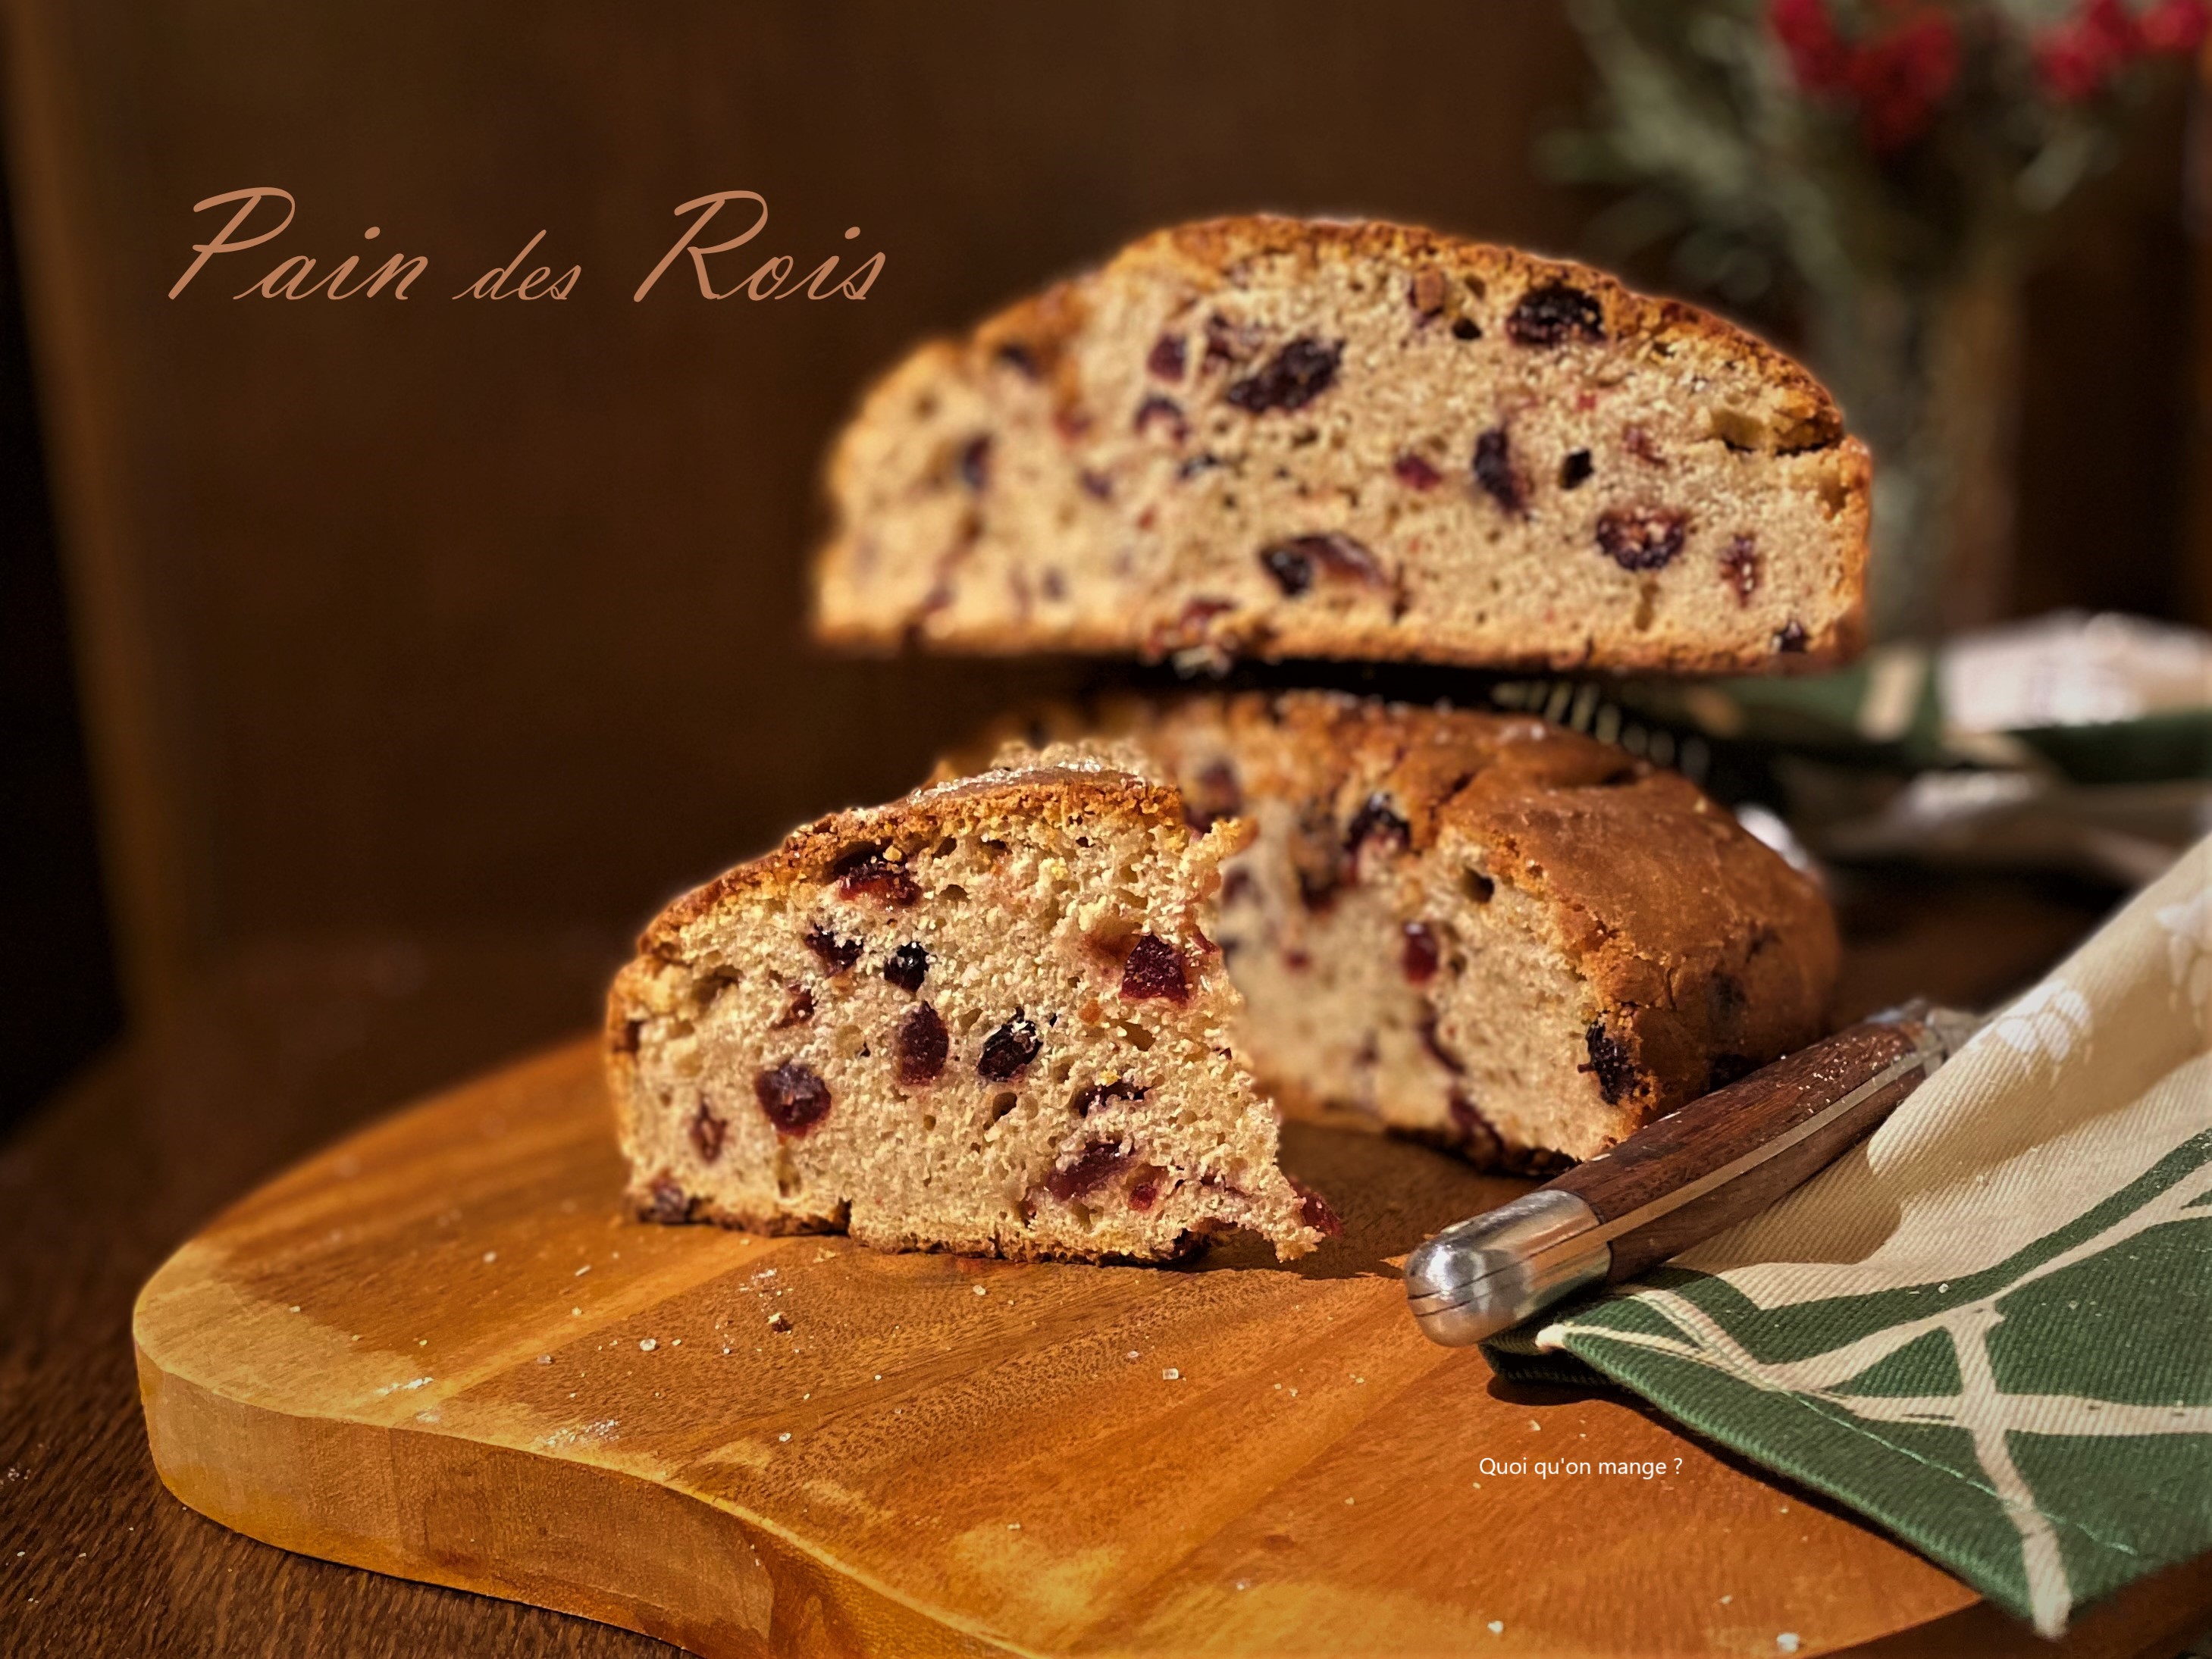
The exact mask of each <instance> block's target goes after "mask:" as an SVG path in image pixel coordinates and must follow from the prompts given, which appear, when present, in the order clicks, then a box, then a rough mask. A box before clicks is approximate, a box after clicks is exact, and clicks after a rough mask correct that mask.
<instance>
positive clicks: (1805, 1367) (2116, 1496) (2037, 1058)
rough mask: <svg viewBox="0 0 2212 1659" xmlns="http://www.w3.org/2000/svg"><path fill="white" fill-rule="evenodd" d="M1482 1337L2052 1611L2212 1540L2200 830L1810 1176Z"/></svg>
mask: <svg viewBox="0 0 2212 1659" xmlns="http://www.w3.org/2000/svg"><path fill="white" fill-rule="evenodd" d="M1489 1352H1490V1357H1491V1363H1492V1364H1493V1365H1494V1366H1495V1367H1496V1368H1497V1369H1498V1371H1499V1373H1500V1374H1501V1375H1504V1376H1509V1377H1520V1378H1527V1379H1532V1380H1533V1379H1538V1378H1548V1379H1552V1380H1568V1379H1569V1378H1570V1377H1578V1378H1579V1379H1580V1380H1583V1381H1588V1380H1589V1372H1588V1371H1587V1370H1583V1369H1582V1367H1583V1366H1585V1365H1586V1366H1589V1367H1591V1368H1594V1369H1595V1370H1597V1371H1599V1372H1601V1373H1602V1374H1603V1375H1604V1376H1607V1377H1609V1378H1611V1379H1612V1380H1613V1381H1614V1382H1616V1383H1620V1384H1622V1385H1623V1386H1625V1387H1626V1388H1628V1389H1632V1390H1634V1391H1635V1392H1636V1393H1638V1394H1639V1395H1643V1396H1644V1398H1646V1399H1648V1400H1649V1401H1651V1403H1652V1404H1654V1405H1655V1406H1656V1407H1659V1408H1660V1409H1661V1410H1662V1411H1665V1412H1667V1413H1670V1414H1672V1415H1673V1416H1674V1417H1676V1418H1678V1419H1680V1420H1681V1421H1682V1422H1684V1423H1686V1424H1687V1425H1690V1426H1691V1427H1692V1428H1694V1429H1696V1430H1697V1431H1699V1432H1700V1433H1703V1434H1705V1435H1706V1436H1708V1437H1711V1438H1712V1439H1714V1440H1717V1441H1719V1442H1721V1443H1723V1444H1724V1445H1727V1446H1729V1447H1732V1448H1734V1449H1735V1450H1737V1451H1739V1452H1741V1453H1742V1454H1744V1455H1746V1456H1748V1457H1750V1458H1752V1459H1753V1460H1755V1461H1756V1462H1760V1463H1762V1464H1765V1465H1766V1466H1767V1467H1769V1468H1773V1469H1776V1470H1778V1471H1779V1472H1781V1473H1783V1474H1787V1475H1789V1476H1790V1477H1792V1478H1794V1479H1796V1480H1800V1481H1802V1482H1804V1483H1805V1484H1806V1485H1808V1486H1814V1487H1817V1488H1818V1489H1819V1490H1820V1491H1822V1492H1827V1493H1829V1494H1831V1495H1832V1496H1833V1497H1835V1498H1839V1499H1841V1500H1842V1501H1843V1502H1844V1503H1846V1504H1850V1505H1851V1506H1852V1507H1854V1508H1856V1509H1857V1510H1861V1511H1863V1513H1864V1514H1866V1515H1867V1516H1870V1517H1871V1518H1873V1519H1874V1520H1875V1521H1878V1522H1881V1524H1882V1525H1883V1526H1885V1527H1887V1528H1889V1529H1890V1530H1891V1531H1893V1532H1894V1533H1895V1534H1898V1535H1899V1537H1901V1538H1903V1539H1905V1540H1906V1541H1909V1542H1911V1543H1912V1544H1913V1545H1915V1546H1917V1547H1919V1548H1920V1549H1921V1550H1923V1552H1925V1553H1927V1554H1928V1555H1929V1556H1930V1557H1932V1558H1933V1559H1935V1560H1936V1561H1938V1562H1940V1563H1941V1564H1942V1565H1944V1566H1946V1567H1948V1568H1949V1569H1950V1570H1951V1571H1954V1572H1955V1573H1957V1574H1958V1575H1959V1576H1960V1577H1962V1578H1965V1579H1966V1581H1967V1582H1968V1583H1972V1585H1973V1586H1974V1587H1975V1588H1976V1589H1979V1590H1980V1591H1982V1592H1983V1593H1984V1595H1987V1596H1989V1597H1990V1599H1991V1600H1992V1601H1996V1602H1997V1603H1998V1604H1999V1605H2001V1606H2002V1607H2006V1608H2008V1609H2009V1610H2011V1611H2012V1612H2013V1613H2016V1614H2018V1615H2020V1616H2021V1617H2023V1618H2029V1619H2033V1621H2034V1623H2035V1626H2036V1628H2037V1629H2038V1630H2039V1631H2041V1632H2044V1633H2045V1635H2051V1636H2055V1635H2057V1634H2058V1633H2060V1632H2063V1630H2064V1629H2065V1627H2066V1623H2067V1620H2068V1618H2069V1616H2070V1615H2071V1613H2073V1611H2074V1610H2075V1608H2076V1607H2081V1606H2082V1605H2084V1604H2085V1603H2087V1602H2089V1601H2093V1600H2094V1599H2095V1598H2097V1597H2099V1596H2100V1595H2107V1594H2109V1593H2110V1592H2112V1591H2113V1590H2115V1589H2118V1588H2120V1587H2121V1586H2122V1585H2124V1584H2126V1583H2130V1581H2132V1580H2134V1579H2136V1578H2139V1577H2142V1576H2144V1575H2145V1574H2147V1573H2149V1572H2151V1571H2154V1570H2155V1569H2157V1568H2159V1567H2161V1566H2164V1565H2167V1564H2169V1563H2171V1562H2175V1561H2179V1560H2183V1559H2187V1558H2189V1557H2191V1556H2194V1555H2197V1554H2199V1553H2203V1552H2205V1551H2207V1550H2212V840H2208V841H2205V842H2199V843H2198V844H2197V846H2196V847H2195V848H2192V849H2191V851H2190V852H2189V853H2187V854H2185V856H2184V857H2183V858H2182V859H2181V860H2180V862H2179V864H2177V865H2176V866H2174V867H2173V868H2172V870H2170V871H2168V872H2166V875H2165V876H2163V877H2162V878H2160V879H2159V880H2158V881H2157V882H2155V883H2154V884H2152V885H2151V886H2150V887H2148V889H2146V890H2144V891H2142V893H2140V894H2138V895H2137V896H2136V898H2135V899H2133V900H2132V901H2131V902H2130V903H2129V904H2128V905H2127V906H2126V908H2124V909H2123V910H2122V911H2121V912H2120V913H2119V914H2118V915H2117V916H2116V917H2115V918H2114V919H2113V920H2112V921H2110V922H2108V923H2107V924H2106V926H2105V927H2102V928H2101V929H2100V930H2099V931H2098V932H2097V933H2095V934H2094V935H2093V937H2092V938H2091V939H2089V940H2088V942H2087V943H2086V944H2085V945H2082V946H2081V949H2080V950H2078V951H2075V954H2074V956H2073V957H2071V958H2069V960H2068V961H2067V962H2066V963H2064V964H2063V966H2061V967H2060V968H2058V969H2057V970H2056V971H2055V972H2053V973H2052V974H2051V975H2050V976H2049V977H2048V978H2046V979H2045V980H2044V981H2043V982H2042V983H2041V984H2039V985H2038V986H2036V987H2034V989H2033V990H2032V991H2030V992H2029V993H2028V994H2027V995H2025V996H2023V997H2021V999H2020V1000H2017V1001H2016V1002H2014V1003H2013V1004H2011V1005H2010V1006H2008V1007H2007V1008H2005V1009H2004V1010H2003V1011H2002V1012H2001V1013H1999V1014H1998V1016H1997V1017H1996V1018H1995V1019H1993V1020H1991V1021H1990V1024H1988V1025H1987V1026H1985V1027H1984V1029H1983V1030H1981V1031H1980V1032H1978V1034H1977V1035H1976V1036H1975V1037H1974V1038H1973V1040H1972V1042H1969V1043H1968V1044H1967V1046H1966V1048H1964V1049H1963V1050H1962V1051H1961V1052H1960V1054H1959V1055H1958V1057H1957V1058H1955V1059H1954V1060H1952V1061H1951V1062H1950V1064H1948V1066H1944V1067H1943V1069H1942V1071H1941V1072H1939V1073H1936V1076H1935V1077H1933V1078H1932V1079H1929V1081H1928V1082H1926V1083H1924V1084H1923V1085H1921V1087H1920V1088H1919V1090H1918V1091H1917V1092H1916V1093H1914V1094H1913V1095H1912V1096H1911V1097H1910V1098H1908V1099H1907V1100H1906V1102H1905V1104H1904V1105H1903V1106H1902V1107H1901V1108H1899V1109H1898V1111H1897V1112H1896V1113H1895V1114H1894V1115H1892V1116H1891V1118H1890V1119H1889V1121H1887V1123H1885V1124H1884V1125H1883V1126H1882V1127H1881V1129H1880V1130H1878V1131H1877V1132H1876V1133H1875V1134H1874V1136H1873V1137H1872V1138H1871V1139H1869V1140H1867V1141H1865V1142H1863V1144H1862V1145H1860V1146H1858V1147H1857V1148H1856V1149H1855V1150H1854V1151H1852V1152H1850V1153H1849V1154H1848V1155H1846V1156H1845V1157H1844V1158H1842V1159H1841V1160H1839V1161H1838V1163H1836V1164H1833V1165H1832V1166H1831V1167H1830V1168H1829V1169H1827V1170H1825V1171H1823V1172H1822V1173H1821V1174H1820V1176H1818V1177H1816V1178H1815V1179H1814V1180H1813V1181H1812V1182H1809V1183H1808V1184H1807V1185H1806V1186H1804V1187H1803V1188H1800V1189H1799V1190H1798V1191H1796V1193H1794V1194H1791V1195H1790V1197H1789V1198H1787V1199H1785V1200H1784V1201H1783V1202H1781V1203H1780V1204H1778V1205H1776V1206H1774V1207H1773V1208H1772V1209H1771V1210H1769V1211H1767V1212H1765V1213H1764V1214H1762V1215H1759V1216H1757V1217H1754V1218H1753V1219H1751V1220H1749V1221H1747V1222H1746V1223H1744V1224H1743V1225H1741V1226H1738V1227H1735V1228H1734V1229H1732V1230H1731V1231H1728V1232H1725V1233H1723V1234H1721V1235H1720V1236H1719V1237H1715V1238H1712V1239H1710V1240H1708V1241H1707V1242H1706V1243H1704V1244H1701V1245H1699V1246H1698V1247H1697V1248H1696V1249H1692V1250H1691V1251H1689V1252H1688V1253H1687V1254H1686V1255H1682V1256H1680V1257H1678V1258H1676V1260H1675V1261H1673V1262H1671V1263H1669V1264H1668V1266H1667V1267H1663V1268H1662V1269H1659V1270H1657V1271H1656V1272H1655V1273H1652V1274H1650V1276H1649V1277H1648V1278H1646V1279H1644V1281H1642V1282H1641V1283H1640V1284H1638V1285H1622V1286H1620V1287H1617V1290H1616V1291H1615V1292H1614V1293H1612V1294H1609V1295H1607V1296H1606V1297H1603V1298H1602V1299H1600V1300H1597V1301H1595V1302H1593V1303H1585V1304H1580V1305H1578V1306H1577V1307H1573V1308H1570V1309H1568V1310H1565V1311H1564V1312H1561V1313H1558V1314H1556V1315H1554V1316H1550V1317H1549V1318H1548V1320H1547V1322H1541V1323H1536V1324H1531V1325H1527V1326H1523V1327H1522V1328H1521V1329H1519V1330H1518V1331H1515V1332H1511V1333H1509V1334H1507V1335H1505V1336H1504V1337H1502V1338H1500V1339H1498V1340H1497V1341H1495V1342H1493V1343H1492V1344H1490V1345H1489Z"/></svg>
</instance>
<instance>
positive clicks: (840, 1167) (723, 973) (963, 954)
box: [607, 762, 1335, 1261]
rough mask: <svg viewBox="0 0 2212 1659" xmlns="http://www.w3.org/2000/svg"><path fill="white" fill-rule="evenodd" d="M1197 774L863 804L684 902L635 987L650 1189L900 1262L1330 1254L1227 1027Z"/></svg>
mask: <svg viewBox="0 0 2212 1659" xmlns="http://www.w3.org/2000/svg"><path fill="white" fill-rule="evenodd" d="M1241 840H1242V830H1241V827H1240V826H1238V825H1236V824H1234V823H1222V824H1218V825H1216V826H1214V827H1213V828H1212V829H1211V831H1210V832H1208V831H1194V830H1192V829H1190V828H1189V827H1188V825H1187V823H1186V821H1185V817H1184V813H1183V808H1182V800H1181V798H1180V797H1179V796H1178V795H1177V793H1176V791H1175V790H1174V788H1173V787H1169V786H1165V785H1161V784H1156V783H1148V782H1146V781H1142V780H1140V779H1139V778H1136V777H1133V776H1131V775H1128V774H1127V773H1125V772H1121V771H1116V770H1114V769H1110V768H1107V767H1103V766H1101V765H1099V764H1097V763H1095V762H1077V763H1073V764H1068V765H1060V766H1053V767H1045V768H1030V769H1019V770H1011V771H997V772H993V773H990V774H988V775H984V776H981V777H975V778H970V779H965V780H960V781H952V782H949V783H946V784H944V785H941V786H938V787H931V788H927V789H923V790H920V791H917V792H916V793H914V794H912V795H910V796H908V798H906V799H903V800H901V801H898V802H896V803H894V804H892V805H889V806H884V807H880V808H876V809H872V810H868V811H855V812H842V813H838V814H836V815H834V816H832V817H826V818H823V819H822V820H820V821H819V822H817V823H812V824H809V825H807V826H806V827H805V828H803V829H799V830H796V831H794V832H793V835H792V836H790V837H789V839H787V841H786V842H784V843H783V845H782V846H781V847H780V848H777V849H776V850H775V851H774V852H772V853H770V854H767V855H766V856H765V857H763V858H759V859H756V860H753V861H752V862H751V863H750V864H745V865H741V866H738V868H736V869H734V870H732V871H730V872H727V873H726V874H725V875H723V876H721V877H720V878H718V879H716V880H714V881H713V882H711V883H709V884H707V885H706V886H704V887H702V888H701V889H699V890H697V891H696V892H694V893H691V894H690V895H688V896H684V897H683V898H680V899H678V901H676V902H675V903H673V904H671V906H669V908H667V909H666V910H665V911H664V912H663V913H662V914H661V915H659V917H658V918H657V919H656V920H655V921H653V924H652V925H651V926H650V927H648V928H647V930H646V933H645V935H644V937H643V939H641V941H640V946H639V954H638V956H637V957H636V959H635V961H633V962H632V963H630V964H629V966H628V967H627V968H625V969H623V972H622V973H621V975H619V977H618V978H617V981H616V982H615V985H614V988H613V991H612V993H611V995H610V998H609V1002H608V1012H607V1033H608V1051H609V1054H608V1057H609V1073H610V1078H611V1083H612V1086H613V1093H614V1097H615V1101H616V1104H617V1115H618V1117H619V1120H620V1126H621V1132H622V1139H623V1147H624V1150H625V1151H626V1152H627V1153H628V1155H629V1160H630V1166H631V1170H632V1172H633V1186H632V1188H631V1197H632V1199H633V1200H634V1202H635V1205H636V1206H637V1207H638V1208H639V1210H640V1212H641V1213H643V1214H644V1215H647V1216H648V1217H651V1218H657V1219H660V1220H664V1221H681V1220H685V1219H690V1218H705V1219H711V1220H716V1221H721V1222H725V1223H729V1224H732V1225H740V1226H744V1227H749V1228H754V1229H758V1230H765V1231H771V1232H787V1231H823V1230H834V1229H842V1230H847V1231H850V1232H851V1233H852V1235H853V1236H854V1237H855V1238H858V1239H860V1240H861V1241H862V1242H863V1243H868V1244H872V1245H875V1246H878V1247H879V1248H883V1249H953V1250H963V1251H971V1252H979V1253H982V1254H986V1255H1005V1256H1021V1257H1034V1256H1059V1257H1075V1258H1084V1259H1091V1260H1103V1259H1124V1260H1133V1261H1164V1260H1167V1259H1170V1258H1171V1257H1174V1256H1176V1255H1179V1254H1181V1253H1182V1252H1183V1251H1185V1250H1187V1249H1190V1248H1192V1247H1194V1246H1195V1245H1197V1244H1199V1243H1201V1242H1203V1241H1204V1240H1205V1239H1206V1237H1209V1236H1211V1235H1213V1234H1216V1233H1219V1232H1225V1231H1230V1230H1232V1229H1235V1228H1240V1227H1241V1228H1245V1229H1249V1230H1250V1231H1254V1232H1257V1233H1259V1234H1261V1235H1262V1236H1263V1237H1266V1238H1267V1239H1268V1240H1270V1241H1271V1242H1272V1243H1273V1244H1274V1246H1275V1249H1276V1251H1277V1253H1278V1254H1279V1255H1284V1256H1293V1255H1300V1254H1303V1253H1304V1252H1305V1251H1306V1250H1308V1249H1311V1248H1312V1247H1313V1246H1314V1245H1315V1244H1316V1243H1317V1242H1318V1241H1319V1240H1320V1239H1321V1238H1322V1236H1323V1235H1324V1234H1325V1233H1327V1232H1328V1231H1331V1230H1333V1229H1334V1225H1335V1222H1334V1217H1333V1216H1331V1215H1330V1214H1329V1212H1328V1206H1326V1205H1325V1204H1324V1203H1322V1201H1321V1200H1320V1199H1319V1198H1318V1197H1316V1196H1315V1195H1313V1194H1308V1193H1306V1192H1304V1191H1302V1190H1301V1189H1299V1188H1297V1186H1295V1185H1294V1183H1293V1182H1291V1180H1290V1179H1289V1177H1287V1176H1285V1175H1284V1174H1283V1172H1282V1171H1281V1170H1280V1169H1279V1168H1278V1167H1277V1164H1276V1120H1275V1115H1274V1112H1273V1109H1272V1107H1271V1106H1270V1105H1269V1104H1268V1103H1267V1101H1266V1100H1265V1099H1264V1098H1263V1097H1261V1096H1260V1095H1259V1094H1258V1093H1256V1092H1255V1089H1254V1086H1253V1084H1252V1080H1251V1078H1250V1077H1249V1074H1248V1073H1247V1071H1246V1069H1245V1066H1244V1062H1243V1060H1242V1059H1241V1058H1240V1057H1239V1055H1238V1054H1237V1049H1236V1048H1235V1045H1234V1041H1233V1039H1232V1036H1231V1030H1232V1028H1233V1027H1234V1025H1235V1023H1236V1019H1237V1015H1238V1012H1239V1011H1240V1007H1241V1004H1240V1000H1239V999H1238V997H1237V992H1236V990H1235V988H1234V987H1233V986H1232V984H1231V981H1230V978H1229V975H1228V974H1227V972H1226V971H1225V969H1224V966H1223V963H1222V960H1221V954H1220V951H1219V950H1218V947H1217V946H1216V945H1215V944H1214V937H1213V935H1214V925H1215V913H1216V902H1215V900H1216V893H1217V890H1218V887H1219V879H1220V878H1219V874H1218V867H1217V866H1218V864H1219V861H1220V860H1221V859H1222V858H1223V857H1224V856H1225V855H1226V854H1229V853H1231V852H1232V851H1233V850H1235V848H1237V846H1238V845H1240V844H1241Z"/></svg>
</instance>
